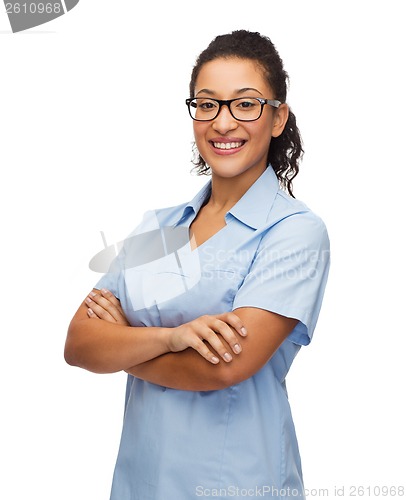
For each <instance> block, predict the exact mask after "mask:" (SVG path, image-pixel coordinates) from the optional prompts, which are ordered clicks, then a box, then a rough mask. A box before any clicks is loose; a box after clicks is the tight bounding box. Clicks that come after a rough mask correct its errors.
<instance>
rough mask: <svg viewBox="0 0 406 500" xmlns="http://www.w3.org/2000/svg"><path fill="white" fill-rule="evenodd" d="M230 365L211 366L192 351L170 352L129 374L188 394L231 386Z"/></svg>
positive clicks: (134, 368) (133, 369) (129, 371)
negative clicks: (189, 392) (188, 392)
mask: <svg viewBox="0 0 406 500" xmlns="http://www.w3.org/2000/svg"><path fill="white" fill-rule="evenodd" d="M233 362H234V361H232V362H231V363H226V362H224V361H220V363H218V364H216V365H213V364H211V363H208V362H207V361H206V360H205V359H204V358H202V356H200V355H199V354H198V353H197V352H196V351H194V350H193V349H190V348H189V349H186V350H185V351H182V352H176V353H167V354H163V355H162V356H159V357H157V358H154V359H151V360H150V361H147V362H145V363H142V364H139V365H137V366H133V367H132V368H130V369H129V370H126V371H127V373H129V374H131V375H134V376H135V377H137V378H141V379H143V380H146V381H148V382H152V383H154V384H157V385H162V386H164V387H169V388H171V389H180V390H185V391H213V390H218V389H224V388H225V387H228V386H230V385H231V384H232V382H231V380H230V375H231V371H232V366H231V365H232V363H233Z"/></svg>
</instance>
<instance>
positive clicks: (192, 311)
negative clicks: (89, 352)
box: [96, 166, 329, 500]
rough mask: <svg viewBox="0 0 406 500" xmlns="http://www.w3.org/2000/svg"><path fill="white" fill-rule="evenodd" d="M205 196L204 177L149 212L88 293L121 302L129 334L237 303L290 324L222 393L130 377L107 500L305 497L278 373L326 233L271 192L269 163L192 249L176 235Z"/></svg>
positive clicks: (323, 265) (310, 311) (318, 279)
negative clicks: (269, 351) (248, 372)
mask: <svg viewBox="0 0 406 500" xmlns="http://www.w3.org/2000/svg"><path fill="white" fill-rule="evenodd" d="M210 192H211V181H209V182H208V183H207V184H206V185H205V186H204V187H203V188H202V189H201V190H200V192H199V193H198V194H197V195H196V196H195V197H194V198H193V199H192V201H191V202H190V203H185V204H182V205H180V206H177V207H172V208H165V209H159V210H155V211H150V212H147V213H146V215H145V216H144V220H143V221H142V223H141V224H140V226H139V227H138V228H137V229H136V230H135V231H134V232H133V233H132V235H130V237H129V238H128V239H127V240H126V242H125V244H124V246H123V248H122V251H121V253H120V254H119V256H118V257H117V259H116V261H115V262H114V264H113V265H112V267H111V270H110V272H109V273H107V274H106V275H105V276H104V277H103V278H102V279H101V280H100V281H99V282H98V284H97V285H96V288H102V287H104V288H107V289H109V290H111V291H112V292H113V293H114V294H115V295H116V296H117V297H118V298H119V299H120V301H121V304H122V307H123V309H124V311H125V313H126V315H127V318H128V320H129V322H130V323H131V325H133V326H165V327H175V326H178V325H180V324H182V323H185V322H188V321H191V320H192V319H194V318H196V317H198V316H201V315H203V314H219V313H221V312H225V311H232V310H234V309H237V308H239V307H256V308H261V309H265V310H268V311H272V312H275V313H278V314H281V315H283V316H287V317H291V318H296V319H298V320H299V322H298V324H297V326H296V327H295V329H294V330H293V331H292V332H291V334H290V335H289V337H288V338H287V339H286V340H285V341H284V342H283V344H282V345H281V346H280V347H279V349H278V350H277V351H276V352H275V354H274V355H273V356H272V358H271V359H270V360H269V361H268V362H267V363H266V365H265V366H264V367H263V368H262V369H261V370H259V371H258V372H257V373H256V374H255V375H254V376H252V377H251V378H249V379H247V380H245V381H243V382H241V383H239V384H237V385H234V386H231V387H228V388H226V389H223V390H213V391H201V392H198V391H196V392H194V391H181V390H173V389H169V388H166V387H162V386H159V385H155V384H151V383H149V382H145V381H143V380H139V379H137V378H135V377H133V376H129V377H128V382H127V392H126V401H125V415H124V424H123V432H122V438H121V444H120V449H119V453H118V458H117V464H116V468H115V473H114V479H113V486H112V493H111V500H191V499H193V498H199V497H202V498H218V497H224V498H226V497H239V496H240V497H244V496H245V497H249V496H250V497H262V498H273V499H284V500H285V499H286V498H287V497H289V496H291V497H294V498H304V487H303V481H302V470H301V462H300V455H299V450H298V445H297V439H296V434H295V428H294V424H293V421H292V416H291V411H290V406H289V402H288V396H287V392H286V386H285V377H286V374H287V373H288V371H289V368H290V366H291V364H292V361H293V359H294V357H295V356H296V354H297V353H298V351H299V349H300V347H301V346H302V345H307V344H309V342H310V340H311V338H312V334H313V331H314V328H315V325H316V321H317V317H318V315H319V311H320V306H321V302H322V298H323V293H324V288H325V284H326V280H327V275H328V268H329V239H328V235H327V231H326V228H325V225H324V223H323V222H322V220H321V219H320V218H319V217H318V216H316V215H315V214H314V213H313V212H311V211H310V210H309V208H307V206H306V205H305V204H304V203H302V202H300V201H298V200H296V199H294V198H291V197H290V196H288V195H287V194H286V193H285V192H284V191H282V190H280V189H279V184H278V180H277V178H276V175H275V173H274V171H273V170H272V168H271V167H270V166H269V167H268V168H267V169H266V170H265V172H264V173H263V174H262V175H261V176H260V177H259V178H258V179H257V181H256V182H255V183H254V184H253V185H252V186H251V187H250V189H249V190H248V191H247V192H246V193H245V194H244V196H243V197H242V198H241V199H240V200H239V201H238V202H237V203H236V204H235V205H234V206H233V207H232V208H231V209H230V210H229V212H228V213H227V215H226V226H225V227H223V228H222V229H221V230H220V231H218V232H217V233H216V234H215V235H214V236H212V237H211V238H210V239H208V240H207V241H206V242H205V243H203V244H202V245H200V246H199V247H198V248H197V249H194V250H192V249H191V246H190V242H189V241H188V238H186V239H185V237H184V236H185V233H186V234H188V228H189V226H190V224H191V222H192V221H193V219H194V218H195V217H196V215H197V213H198V211H199V209H200V207H201V206H202V205H203V204H204V203H205V201H206V200H207V199H208V197H209V196H210ZM182 231H183V233H182ZM253 335H254V333H253ZM269 335H272V331H270V332H269Z"/></svg>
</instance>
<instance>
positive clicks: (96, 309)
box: [85, 297, 116, 323]
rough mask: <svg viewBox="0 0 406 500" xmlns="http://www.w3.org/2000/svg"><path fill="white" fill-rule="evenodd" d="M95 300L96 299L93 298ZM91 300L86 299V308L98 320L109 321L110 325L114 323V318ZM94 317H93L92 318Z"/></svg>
mask: <svg viewBox="0 0 406 500" xmlns="http://www.w3.org/2000/svg"><path fill="white" fill-rule="evenodd" d="M93 298H95V299H96V297H93ZM93 298H90V297H86V298H85V304H86V306H87V307H88V308H90V309H91V310H92V312H93V314H95V315H96V316H97V317H98V318H99V319H104V320H105V321H110V322H111V323H115V322H116V320H115V318H114V317H113V316H112V315H111V314H110V313H109V312H108V311H107V310H106V309H104V307H102V306H100V305H99V304H98V303H97V302H95V301H94V300H93ZM93 317H94V316H93Z"/></svg>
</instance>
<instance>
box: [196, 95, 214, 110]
mask: <svg viewBox="0 0 406 500" xmlns="http://www.w3.org/2000/svg"><path fill="white" fill-rule="evenodd" d="M197 107H198V108H199V109H200V110H202V111H213V109H217V107H218V104H217V102H216V101H213V100H211V99H204V98H202V99H197Z"/></svg>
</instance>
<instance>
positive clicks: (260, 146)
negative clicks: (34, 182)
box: [65, 59, 297, 391]
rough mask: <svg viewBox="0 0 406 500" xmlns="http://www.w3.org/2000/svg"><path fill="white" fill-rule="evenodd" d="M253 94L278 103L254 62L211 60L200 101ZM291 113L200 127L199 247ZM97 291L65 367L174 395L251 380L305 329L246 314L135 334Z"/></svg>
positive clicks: (194, 227) (194, 241) (258, 312)
mask: <svg viewBox="0 0 406 500" xmlns="http://www.w3.org/2000/svg"><path fill="white" fill-rule="evenodd" d="M223 73H224V75H223V76H224V77H223V76H222V74H223ZM246 89H249V90H246ZM247 92H249V93H250V94H252V96H254V97H255V96H264V97H266V98H267V99H274V98H275V96H274V95H273V91H272V89H271V88H270V87H269V84H268V82H267V80H266V79H265V78H264V75H263V74H262V72H261V71H260V70H259V69H258V66H257V65H255V64H253V62H252V61H250V60H243V59H227V60H215V61H212V62H210V63H207V64H205V65H203V67H202V69H201V71H200V73H199V76H198V78H197V80H196V94H199V95H206V94H207V95H209V96H212V97H216V98H219V99H230V98H233V97H235V96H238V97H240V96H241V94H242V93H244V95H245V94H246V93H247ZM247 97H248V96H247ZM288 112H289V110H288V107H287V105H286V104H283V105H282V106H280V108H278V109H273V108H271V107H270V106H267V107H265V109H264V111H263V114H262V116H261V117H260V118H259V119H258V120H257V121H254V122H245V123H244V122H240V121H237V120H235V119H234V118H233V117H232V115H231V114H230V112H229V110H228V109H227V108H226V107H224V108H222V109H221V111H220V113H219V115H218V117H217V118H216V119H214V120H212V121H210V122H194V124H193V125H194V133H195V138H196V144H197V146H198V148H199V152H200V153H201V155H202V156H203V157H205V156H206V155H207V158H206V161H208V162H209V163H210V166H211V170H212V191H211V196H210V199H209V200H208V202H207V204H206V205H205V206H203V207H202V208H201V209H200V211H199V213H198V214H197V216H196V218H195V220H194V221H193V223H192V224H191V228H190V236H191V248H192V249H195V248H196V247H198V246H199V245H201V244H202V243H203V242H205V241H206V240H208V239H209V238H211V237H212V236H213V235H214V234H215V233H217V232H218V231H219V230H221V228H223V227H224V226H225V215H226V213H227V211H228V210H229V209H230V208H231V207H232V206H233V205H234V204H235V203H236V202H237V201H238V200H239V199H240V198H241V197H242V196H243V195H244V193H245V192H246V191H247V190H248V189H249V188H250V186H251V185H252V184H253V183H254V182H255V181H256V180H257V179H258V178H259V176H260V175H261V174H262V173H263V172H264V170H265V169H266V167H267V152H268V148H269V142H270V140H271V138H272V137H277V136H278V135H280V134H281V133H282V131H283V129H284V127H285V124H286V121H287V117H288ZM219 138H220V139H221V140H222V141H229V142H230V144H229V146H230V145H231V143H233V144H234V146H233V147H235V144H237V143H238V145H239V146H238V147H235V152H234V151H233V150H232V149H230V147H229V148H228V151H227V152H226V153H225V152H224V149H223V151H221V150H220V148H215V147H214V145H213V141H214V142H218V141H219V140H220V139H219ZM93 293H94V295H93V296H89V297H88V298H87V302H84V303H83V304H82V305H81V306H80V308H79V310H78V311H77V313H76V315H75V316H74V318H73V320H72V322H71V325H70V328H69V332H68V338H67V343H66V349H65V356H66V359H67V361H68V362H69V363H70V364H74V365H77V366H81V367H83V368H86V369H88V370H91V371H96V372H100V373H106V372H112V371H119V370H125V371H126V372H128V373H130V374H131V375H134V376H135V377H138V378H141V379H143V380H146V381H149V382H152V383H155V384H158V385H162V386H166V387H170V388H173V389H181V390H190V391H209V390H217V389H224V388H225V387H229V386H231V385H234V384H237V383H239V382H241V381H243V380H245V379H247V378H249V377H251V376H252V375H254V374H255V373H256V372H257V371H258V370H260V369H261V368H262V367H263V366H264V365H265V363H267V361H269V359H270V358H271V357H272V356H273V354H274V353H275V351H276V350H277V349H278V348H279V346H280V345H281V344H282V342H283V341H284V340H285V339H286V338H287V337H288V335H289V334H290V333H291V331H292V330H293V329H294V327H295V326H296V324H297V320H296V319H294V318H287V317H284V316H280V315H278V314H275V313H273V312H270V311H266V310H264V309H259V308H255V307H243V308H239V309H236V310H234V311H233V312H229V313H222V314H218V315H204V316H201V317H199V318H196V319H194V320H193V321H191V322H188V323H186V324H184V325H180V326H179V327H176V328H156V327H148V328H138V327H131V326H129V324H128V322H127V320H126V318H125V315H124V313H123V311H122V310H121V306H120V303H119V301H118V300H117V298H115V297H114V296H113V295H112V294H111V293H110V292H108V291H102V292H100V291H98V290H94V291H93ZM245 332H248V334H245Z"/></svg>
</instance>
